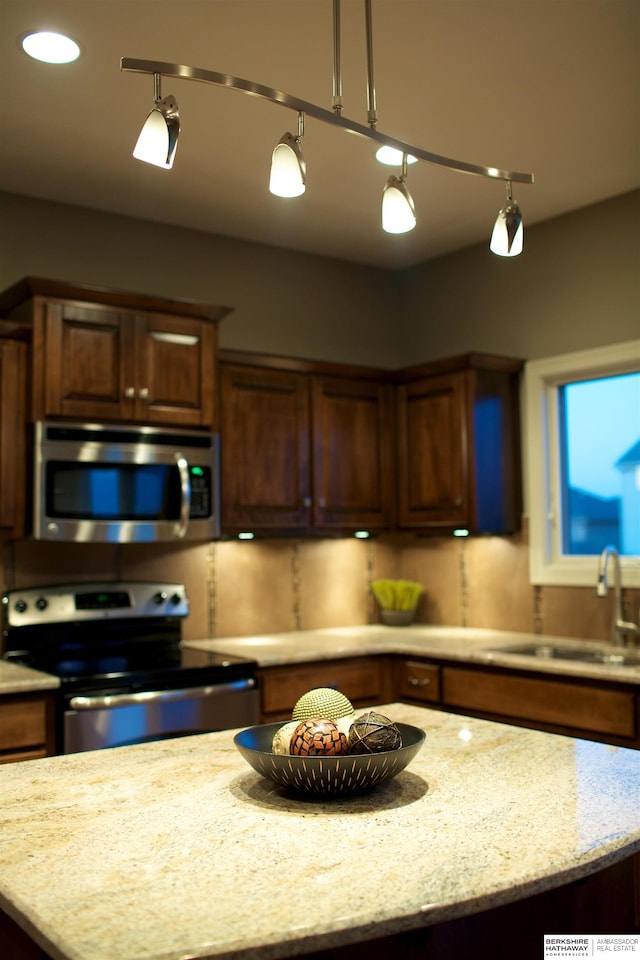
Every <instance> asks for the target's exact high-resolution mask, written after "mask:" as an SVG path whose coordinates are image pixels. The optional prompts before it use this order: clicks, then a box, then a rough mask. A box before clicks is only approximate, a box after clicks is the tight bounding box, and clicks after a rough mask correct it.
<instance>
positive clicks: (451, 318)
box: [401, 190, 640, 360]
mask: <svg viewBox="0 0 640 960" xmlns="http://www.w3.org/2000/svg"><path fill="white" fill-rule="evenodd" d="M401 316H402V318H403V327H402V344H403V350H404V355H405V357H411V356H415V357H421V358H422V357H428V358H430V359H433V358H436V357H446V356H451V355H455V354H456V353H466V352H468V351H474V350H480V351H484V352H486V353H499V354H504V355H506V356H514V357H522V358H524V359H527V360H531V359H534V358H538V357H547V356H553V355H555V354H561V353H568V352H572V351H575V350H586V349H588V348H592V347H600V346H603V345H605V344H608V343H616V342H622V341H626V340H631V339H634V338H637V337H640V190H637V191H634V192H633V193H629V194H625V195H623V196H619V197H615V198H613V199H612V200H608V201H606V202H603V203H599V204H595V205H593V206H590V207H585V208H583V209H582V210H578V211H576V212H575V213H570V214H567V215H565V216H563V217H557V218H556V219H553V220H548V221H547V222H546V223H541V224H539V225H537V226H534V227H531V228H528V229H527V227H526V220H525V248H524V251H523V253H522V255H521V256H520V257H517V258H515V259H514V260H509V259H503V258H501V257H495V256H494V255H493V254H492V253H490V252H489V248H488V244H486V245H482V246H475V247H469V248H468V249H466V250H462V251H460V252H459V253H455V254H452V255H450V256H447V257H442V258H440V259H437V260H432V261H430V262H428V263H424V264H422V265H420V266H418V267H415V268H413V269H411V270H408V271H405V274H404V276H403V279H402V310H401Z"/></svg>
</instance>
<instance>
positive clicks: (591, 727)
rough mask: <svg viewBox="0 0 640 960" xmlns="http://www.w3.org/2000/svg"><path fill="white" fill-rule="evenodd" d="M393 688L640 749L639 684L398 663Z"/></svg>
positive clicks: (427, 700)
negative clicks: (394, 686)
mask: <svg viewBox="0 0 640 960" xmlns="http://www.w3.org/2000/svg"><path fill="white" fill-rule="evenodd" d="M396 689H397V695H398V698H399V699H401V700H408V701H409V702H417V703H424V704H425V705H427V706H435V707H438V708H440V709H442V710H448V711H450V712H452V713H460V714H467V715H469V716H475V717H480V718H482V719H485V720H498V721H501V722H503V723H513V724H516V725H519V726H526V727H532V728H534V729H539V730H546V731H548V732H550V733H561V734H566V735H568V736H574V737H582V738H586V739H592V740H603V741H605V742H607V743H612V744H617V745H619V746H625V747H635V748H640V692H639V690H638V686H637V685H632V684H629V685H628V686H626V685H625V684H619V683H604V682H598V681H588V680H585V679H583V678H576V677H573V678H568V677H565V678H556V677H553V678H551V677H546V676H545V677H543V676H541V675H540V674H537V675H535V676H533V675H532V674H527V673H524V672H518V671H513V670H508V669H500V670H498V669H495V668H491V669H487V668H485V667H483V666H481V665H478V666H475V665H474V666H468V667H467V666H457V665H453V664H450V663H446V662H433V661H427V660H420V659H414V660H405V659H400V660H398V662H397V663H396Z"/></svg>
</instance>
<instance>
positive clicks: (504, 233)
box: [489, 200, 524, 257]
mask: <svg viewBox="0 0 640 960" xmlns="http://www.w3.org/2000/svg"><path fill="white" fill-rule="evenodd" d="M523 245H524V228H523V226H522V214H521V213H520V207H519V206H518V204H517V203H516V202H515V201H514V200H510V201H509V202H508V203H507V205H506V206H505V207H503V209H502V210H501V211H500V213H499V214H498V218H497V220H496V222H495V225H494V228H493V233H492V234H491V243H490V244H489V249H490V250H491V252H492V253H495V254H497V255H498V256H499V257H517V256H518V254H520V253H522V247H523Z"/></svg>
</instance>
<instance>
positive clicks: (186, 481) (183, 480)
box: [175, 453, 191, 538]
mask: <svg viewBox="0 0 640 960" xmlns="http://www.w3.org/2000/svg"><path fill="white" fill-rule="evenodd" d="M176 467H177V468H178V473H179V474H180V518H179V520H178V522H177V523H176V528H175V531H176V537H178V538H181V537H184V535H185V534H186V532H187V527H188V526H189V513H190V511H191V478H190V476H189V462H188V460H187V459H186V458H185V457H183V455H182V454H181V453H176Z"/></svg>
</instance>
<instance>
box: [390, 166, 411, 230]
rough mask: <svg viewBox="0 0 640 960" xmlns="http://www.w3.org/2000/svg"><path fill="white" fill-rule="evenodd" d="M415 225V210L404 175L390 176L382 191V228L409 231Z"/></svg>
mask: <svg viewBox="0 0 640 960" xmlns="http://www.w3.org/2000/svg"><path fill="white" fill-rule="evenodd" d="M415 225H416V210H415V207H414V205H413V197H412V196H411V194H410V193H409V188H408V187H407V184H406V181H405V179H404V177H395V176H391V177H389V179H388V180H387V183H386V186H385V188H384V190H383V191H382V229H383V230H384V231H385V233H409V231H410V230H413V228H414V227H415Z"/></svg>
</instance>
